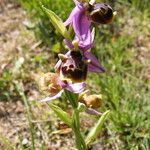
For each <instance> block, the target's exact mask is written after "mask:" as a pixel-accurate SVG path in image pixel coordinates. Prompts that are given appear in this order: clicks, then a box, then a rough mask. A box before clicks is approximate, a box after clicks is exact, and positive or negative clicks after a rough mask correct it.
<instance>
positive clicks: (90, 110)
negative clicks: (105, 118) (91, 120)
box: [86, 108, 101, 116]
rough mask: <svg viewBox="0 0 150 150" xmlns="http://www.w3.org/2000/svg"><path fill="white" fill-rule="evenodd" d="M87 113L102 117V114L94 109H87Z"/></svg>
mask: <svg viewBox="0 0 150 150" xmlns="http://www.w3.org/2000/svg"><path fill="white" fill-rule="evenodd" d="M86 113H88V114H90V115H98V116H99V115H101V113H100V112H98V111H97V110H95V109H93V108H87V109H86Z"/></svg>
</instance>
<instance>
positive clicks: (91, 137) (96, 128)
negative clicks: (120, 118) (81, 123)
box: [85, 110, 110, 145]
mask: <svg viewBox="0 0 150 150" xmlns="http://www.w3.org/2000/svg"><path fill="white" fill-rule="evenodd" d="M109 114H110V110H108V111H106V112H105V113H103V114H102V116H101V117H100V118H99V120H98V122H97V123H96V124H95V126H94V127H93V128H92V129H91V131H90V132H89V134H88V136H87V138H86V140H85V141H86V144H87V145H89V144H90V143H91V142H92V141H94V140H95V138H96V137H97V135H98V134H99V132H100V131H101V129H102V126H103V124H104V122H105V120H106V119H107V118H108V116H109Z"/></svg>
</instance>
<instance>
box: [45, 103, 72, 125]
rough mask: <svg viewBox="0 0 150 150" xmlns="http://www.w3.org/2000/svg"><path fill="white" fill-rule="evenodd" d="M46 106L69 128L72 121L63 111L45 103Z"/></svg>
mask: <svg viewBox="0 0 150 150" xmlns="http://www.w3.org/2000/svg"><path fill="white" fill-rule="evenodd" d="M47 104H48V106H49V107H50V108H51V109H52V110H53V111H54V112H55V114H56V115H57V116H58V117H59V118H60V119H61V120H62V121H64V122H65V123H66V124H67V125H68V126H70V127H71V123H72V120H71V118H70V116H69V115H68V114H67V113H66V112H65V111H63V110H62V109H61V108H60V107H58V106H56V105H54V104H52V103H47Z"/></svg>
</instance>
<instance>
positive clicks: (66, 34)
mask: <svg viewBox="0 0 150 150" xmlns="http://www.w3.org/2000/svg"><path fill="white" fill-rule="evenodd" d="M41 7H42V9H43V10H44V12H45V13H46V14H47V15H48V17H49V19H50V21H51V23H52V24H53V26H54V27H55V29H56V30H57V31H58V32H59V33H60V34H61V35H62V36H63V37H65V38H66V39H67V40H69V41H71V38H70V35H69V32H68V30H67V28H66V27H65V25H64V24H63V21H62V20H61V19H60V18H59V17H58V16H57V15H56V14H55V13H54V12H53V11H51V10H49V9H47V8H46V7H44V6H43V5H41Z"/></svg>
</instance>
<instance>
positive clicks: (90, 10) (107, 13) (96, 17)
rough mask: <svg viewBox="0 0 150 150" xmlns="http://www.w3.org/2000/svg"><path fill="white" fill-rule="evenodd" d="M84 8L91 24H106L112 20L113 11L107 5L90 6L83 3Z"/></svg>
mask: <svg viewBox="0 0 150 150" xmlns="http://www.w3.org/2000/svg"><path fill="white" fill-rule="evenodd" d="M84 7H85V10H86V12H87V14H88V16H89V19H90V20H91V21H92V22H95V23H98V24H108V23H111V22H112V20H113V10H112V8H111V7H110V6H109V5H108V4H105V3H96V4H93V5H91V4H89V3H85V4H84Z"/></svg>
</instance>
